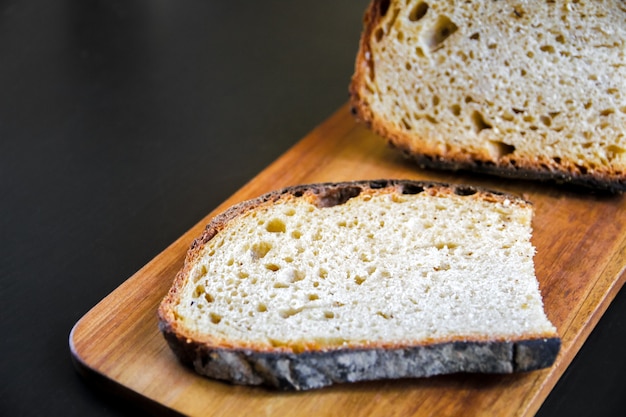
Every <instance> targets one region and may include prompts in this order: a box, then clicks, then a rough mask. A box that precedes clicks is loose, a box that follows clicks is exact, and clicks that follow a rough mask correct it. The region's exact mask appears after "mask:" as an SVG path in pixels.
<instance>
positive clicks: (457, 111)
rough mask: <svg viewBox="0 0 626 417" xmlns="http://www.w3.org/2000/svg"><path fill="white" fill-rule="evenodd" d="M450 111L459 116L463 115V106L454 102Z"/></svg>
mask: <svg viewBox="0 0 626 417" xmlns="http://www.w3.org/2000/svg"><path fill="white" fill-rule="evenodd" d="M450 111H451V112H452V114H453V115H455V116H457V117H459V116H460V115H461V106H459V105H458V104H453V105H452V106H450Z"/></svg>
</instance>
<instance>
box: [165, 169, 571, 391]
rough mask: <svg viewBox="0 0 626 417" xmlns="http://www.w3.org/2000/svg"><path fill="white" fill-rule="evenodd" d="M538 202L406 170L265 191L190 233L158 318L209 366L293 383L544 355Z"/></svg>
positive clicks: (195, 360)
mask: <svg viewBox="0 0 626 417" xmlns="http://www.w3.org/2000/svg"><path fill="white" fill-rule="evenodd" d="M532 215H533V209H532V205H531V204H530V203H528V202H527V201H524V200H522V199H520V198H517V197H514V196H511V195H504V194H500V193H495V192H490V191H486V190H480V189H476V188H472V187H465V186H450V185H445V184H438V183H426V182H415V181H393V180H381V181H360V182H349V183H335V184H314V185H303V186H298V187H292V188H288V189H285V190H282V191H277V192H274V193H270V194H267V195H265V196H262V197H260V198H258V199H256V200H251V201H248V202H244V203H241V204H239V205H236V206H234V207H232V208H231V209H230V210H228V211H226V212H225V213H224V214H222V215H220V216H217V217H216V218H215V219H214V220H213V221H212V222H211V223H210V224H209V225H208V226H207V228H206V230H205V232H204V233H203V235H202V236H201V237H199V238H198V239H197V240H196V241H195V242H194V243H193V245H192V247H191V249H190V251H189V253H188V255H187V258H186V261H185V265H184V267H183V269H182V270H181V272H180V273H179V274H178V276H177V277H176V280H175V282H174V284H173V286H172V289H171V290H170V292H169V294H168V295H167V296H166V298H165V299H164V300H163V303H162V304H161V306H160V308H159V322H160V328H161V330H162V331H163V333H164V335H165V337H166V339H167V340H168V342H169V343H170V346H171V347H172V348H173V350H174V351H175V352H176V353H177V354H178V356H179V357H180V359H181V360H182V361H183V362H184V363H187V364H190V365H191V366H193V367H194V368H195V369H196V371H198V372H199V373H201V374H203V375H207V376H210V377H214V378H219V379H225V380H228V381H231V382H235V383H242V384H265V385H269V386H273V387H279V388H289V389H311V388H318V387H321V386H325V385H329V384H333V383H338V382H348V381H358V380H369V379H380V378H400V377H415V376H428V375H433V374H439V373H450V372H461V371H466V372H513V371H516V370H531V369H536V368H540V367H545V366H549V365H550V364H551V363H552V362H553V361H554V358H555V356H556V354H557V352H558V348H559V343H560V342H559V339H558V335H557V333H556V329H555V328H554V326H553V325H552V324H551V323H550V321H549V320H548V318H547V317H546V315H545V313H544V310H543V304H542V299H541V295H540V292H539V288H538V283H537V280H536V279H535V275H534V266H533V255H534V248H533V246H532V244H531V242H530V238H531V220H532ZM523 352H526V353H523ZM409 364H411V365H410V366H409Z"/></svg>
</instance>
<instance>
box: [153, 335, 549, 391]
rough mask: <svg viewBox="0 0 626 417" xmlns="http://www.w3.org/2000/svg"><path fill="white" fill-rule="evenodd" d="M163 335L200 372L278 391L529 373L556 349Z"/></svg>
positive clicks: (545, 341) (537, 343)
mask: <svg viewBox="0 0 626 417" xmlns="http://www.w3.org/2000/svg"><path fill="white" fill-rule="evenodd" d="M164 336H165V339H166V340H167V342H168V344H169V346H170V347H171V349H172V350H173V351H174V352H175V354H176V356H177V357H178V359H179V361H180V362H181V363H182V364H183V365H185V366H187V367H189V368H191V369H193V370H194V371H195V372H196V373H198V374H200V375H202V376H205V377H208V378H211V379H216V380H220V381H224V382H228V383H231V384H235V385H253V386H263V387H266V388H269V389H276V390H283V391H305V390H311V389H319V388H323V387H327V386H330V385H335V384H342V383H353V382H362V381H378V380H386V379H400V378H424V377H430V376H435V375H443V374H453V373H481V374H511V373H514V372H529V371H534V370H538V369H543V368H547V367H550V366H551V365H552V364H553V363H554V362H555V360H556V357H557V356H558V353H559V351H560V348H561V339H560V338H558V337H549V338H540V339H525V340H516V341H492V342H490V341H483V342H480V341H454V342H444V343H437V344H432V345H419V346H409V347H403V348H392V349H385V348H371V349H368V348H358V349H334V350H327V351H307V352H302V353H292V352H259V351H255V350H252V349H223V348H210V347H207V346H205V345H203V344H200V343H196V342H194V341H189V340H184V339H182V338H180V337H179V336H177V335H176V334H174V333H172V332H169V331H166V332H165V333H164Z"/></svg>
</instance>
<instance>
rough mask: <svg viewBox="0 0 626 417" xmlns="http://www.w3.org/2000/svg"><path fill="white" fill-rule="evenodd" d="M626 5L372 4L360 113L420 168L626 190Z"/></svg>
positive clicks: (360, 77)
mask: <svg viewBox="0 0 626 417" xmlns="http://www.w3.org/2000/svg"><path fill="white" fill-rule="evenodd" d="M625 52H626V3H625V2H624V1H621V0H607V1H545V0H542V1H539V0H528V1H473V2H470V1H461V0H458V1H454V0H452V1H423V0H408V1H404V0H402V1H400V0H373V1H372V3H371V4H370V6H369V8H368V10H367V12H366V14H365V19H364V30H363V33H362V37H361V41H360V48H359V51H358V54H357V58H356V66H355V73H354V75H353V78H352V82H351V85H350V95H351V105H352V109H353V112H354V113H355V114H356V116H357V118H358V119H359V120H361V121H363V122H365V123H366V124H368V125H369V126H370V127H371V128H372V130H373V131H374V132H376V133H378V134H379V135H381V136H382V137H383V138H385V139H386V140H387V141H388V142H389V143H390V144H392V145H393V146H395V147H397V148H399V149H401V150H402V151H404V153H406V154H407V155H408V156H410V157H411V158H414V159H416V160H417V161H418V163H419V164H420V165H422V166H425V167H433V168H446V169H467V170H475V171H481V172H487V173H491V174H498V175H502V176H510V177H520V178H528V179H544V180H551V181H556V182H559V183H562V182H566V183H572V184H575V185H582V186H587V187H592V188H595V189H602V190H608V191H612V192H621V191H624V190H626V56H625Z"/></svg>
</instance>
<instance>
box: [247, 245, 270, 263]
mask: <svg viewBox="0 0 626 417" xmlns="http://www.w3.org/2000/svg"><path fill="white" fill-rule="evenodd" d="M271 249H272V244H271V243H269V242H259V243H255V244H254V245H252V248H251V249H250V254H251V255H252V259H255V260H256V259H262V258H264V257H265V255H267V253H268V252H269V251H270V250H271Z"/></svg>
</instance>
